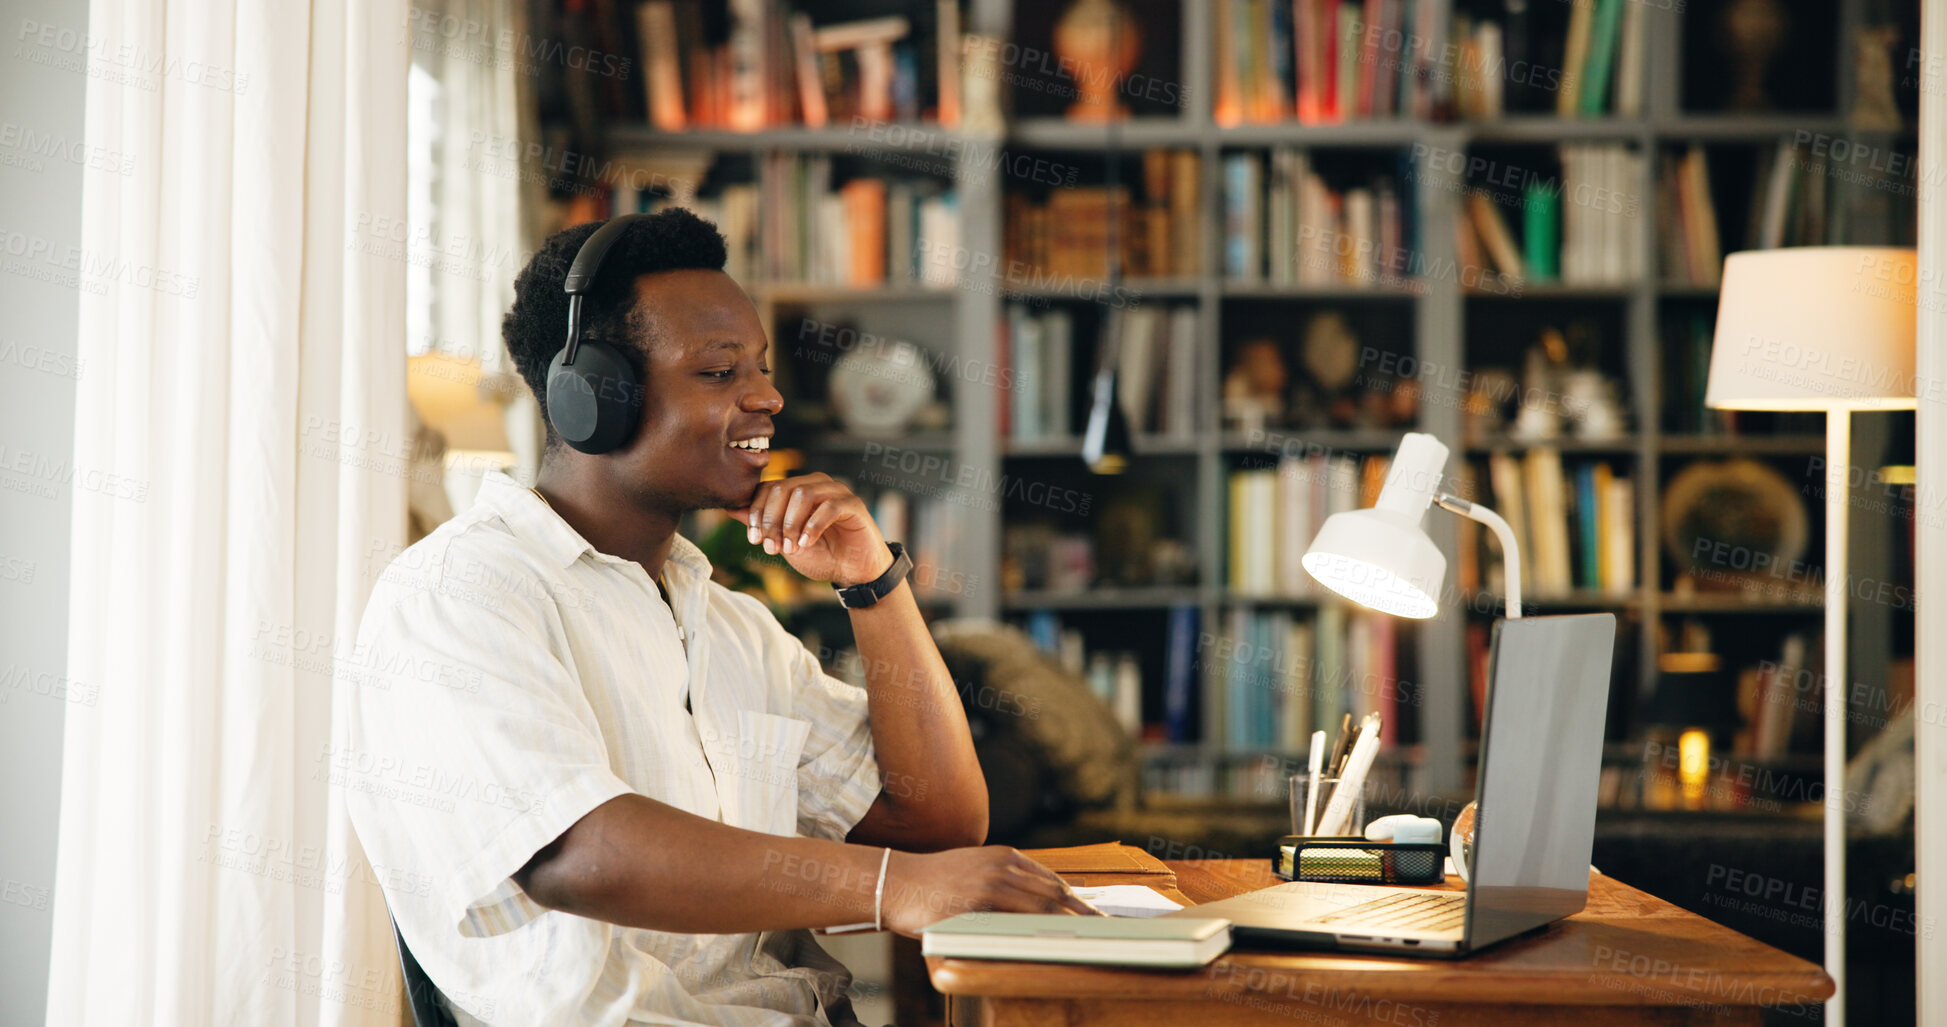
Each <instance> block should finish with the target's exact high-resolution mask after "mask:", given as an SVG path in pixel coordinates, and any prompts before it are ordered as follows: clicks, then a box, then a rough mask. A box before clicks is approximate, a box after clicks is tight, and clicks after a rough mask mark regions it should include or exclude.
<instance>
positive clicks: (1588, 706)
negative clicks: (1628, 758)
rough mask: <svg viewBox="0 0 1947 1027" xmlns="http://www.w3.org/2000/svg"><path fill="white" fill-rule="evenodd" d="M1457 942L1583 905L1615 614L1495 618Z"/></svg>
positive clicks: (1497, 935) (1474, 941) (1489, 938)
mask: <svg viewBox="0 0 1947 1027" xmlns="http://www.w3.org/2000/svg"><path fill="white" fill-rule="evenodd" d="M1494 629H1495V630H1494V644H1493V649H1492V653H1491V656H1490V658H1489V664H1490V669H1489V671H1488V697H1487V721H1486V724H1485V725H1484V727H1483V729H1482V731H1481V739H1482V741H1481V757H1480V774H1479V786H1478V788H1477V790H1476V792H1475V795H1476V797H1477V799H1478V800H1479V802H1480V813H1479V819H1478V821H1477V822H1476V826H1475V835H1474V862H1473V874H1472V876H1471V878H1470V880H1469V884H1470V887H1469V889H1468V893H1469V902H1470V903H1471V907H1472V908H1471V910H1470V915H1469V916H1468V918H1467V944H1468V945H1469V946H1470V947H1473V946H1479V945H1487V944H1491V943H1493V942H1496V941H1499V940H1501V939H1502V938H1507V937H1511V936H1513V935H1516V934H1519V933H1521V932H1522V931H1526V930H1529V929H1530V928H1534V927H1539V926H1541V925H1543V924H1546V923H1550V922H1552V921H1554V920H1557V919H1560V918H1561V917H1565V916H1569V915H1571V914H1573V913H1576V912H1579V911H1580V910H1581V909H1582V907H1583V906H1584V905H1586V904H1587V902H1588V893H1589V855H1590V850H1591V848H1592V847H1593V845H1594V842H1595V806H1596V791H1597V787H1598V784H1597V779H1598V778H1599V777H1600V775H1601V773H1602V736H1603V722H1604V720H1605V719H1606V717H1607V714H1608V706H1609V672H1610V663H1611V658H1612V656H1613V655H1614V650H1615V642H1616V617H1615V615H1614V614H1609V613H1597V614H1579V615H1575V616H1563V617H1525V618H1522V619H1520V620H1504V621H1500V622H1498V623H1496V624H1495V625H1494Z"/></svg>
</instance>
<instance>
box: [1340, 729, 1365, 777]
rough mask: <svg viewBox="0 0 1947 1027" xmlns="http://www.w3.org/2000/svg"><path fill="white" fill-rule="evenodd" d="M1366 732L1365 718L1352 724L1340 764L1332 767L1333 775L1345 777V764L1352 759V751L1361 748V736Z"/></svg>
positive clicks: (1341, 754) (1346, 737)
mask: <svg viewBox="0 0 1947 1027" xmlns="http://www.w3.org/2000/svg"><path fill="white" fill-rule="evenodd" d="M1365 733H1366V722H1365V720H1364V719H1361V720H1360V721H1359V722H1358V723H1357V724H1354V725H1352V730H1351V732H1350V733H1348V734H1347V735H1346V736H1345V751H1344V752H1342V753H1340V754H1339V761H1338V764H1337V765H1336V766H1334V767H1333V768H1332V776H1333V777H1337V778H1343V777H1344V776H1345V765H1346V763H1347V762H1348V761H1349V760H1351V759H1352V753H1353V752H1354V751H1355V750H1357V749H1358V748H1359V738H1360V737H1361V736H1363V735H1364V734H1365Z"/></svg>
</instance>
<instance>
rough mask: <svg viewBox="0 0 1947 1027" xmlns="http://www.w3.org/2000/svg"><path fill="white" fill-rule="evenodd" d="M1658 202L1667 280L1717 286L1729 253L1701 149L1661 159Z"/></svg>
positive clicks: (1664, 156) (1659, 228) (1657, 188)
mask: <svg viewBox="0 0 1947 1027" xmlns="http://www.w3.org/2000/svg"><path fill="white" fill-rule="evenodd" d="M1656 199H1657V237H1658V239H1659V240H1661V248H1662V261H1663V277H1664V278H1666V279H1668V280H1669V281H1672V282H1677V283H1681V284H1685V285H1716V284H1717V277H1718V274H1719V273H1720V272H1721V271H1722V270H1723V264H1724V251H1723V246H1722V244H1721V243H1720V242H1719V240H1718V236H1717V204H1716V202H1715V201H1713V200H1712V199H1711V196H1710V166H1709V163H1708V161H1707V159H1706V158H1705V157H1704V148H1703V147H1702V146H1698V145H1695V144H1693V145H1692V146H1691V147H1690V149H1689V150H1687V151H1685V152H1684V154H1683V155H1682V156H1678V155H1676V154H1674V153H1666V154H1664V155H1663V156H1662V160H1661V161H1660V162H1659V164H1658V166H1657V177H1656ZM1774 245H1775V244H1774Z"/></svg>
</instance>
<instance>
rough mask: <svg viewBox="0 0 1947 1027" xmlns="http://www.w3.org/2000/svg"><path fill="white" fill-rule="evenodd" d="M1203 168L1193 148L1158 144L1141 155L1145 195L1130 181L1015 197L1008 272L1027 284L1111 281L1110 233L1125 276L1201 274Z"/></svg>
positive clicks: (1009, 220) (1008, 225) (1009, 214)
mask: <svg viewBox="0 0 1947 1027" xmlns="http://www.w3.org/2000/svg"><path fill="white" fill-rule="evenodd" d="M1200 165H1201V161H1200V159H1199V158H1198V156H1197V152H1196V151H1195V150H1164V149H1153V150H1148V151H1146V152H1144V154H1143V162H1142V180H1141V187H1142V189H1141V195H1140V196H1139V197H1138V196H1134V195H1132V190H1131V189H1129V188H1128V187H1127V186H1118V187H1116V188H1114V189H1111V188H1109V187H1107V186H1074V185H1069V186H1067V187H1063V188H1057V189H1053V190H1051V191H1050V192H1049V193H1048V195H1047V198H1046V199H1045V200H1041V201H1037V200H1034V199H1031V198H1029V197H1028V196H1025V195H1022V194H1020V193H1011V194H1009V196H1008V197H1007V204H1006V208H1007V209H1006V220H1005V225H1004V227H1003V247H1004V249H1005V254H1006V258H1007V270H1006V274H1007V276H1008V277H1009V279H1010V280H1011V282H1012V283H1013V284H1017V285H1029V286H1033V285H1035V284H1036V283H1037V282H1046V283H1049V284H1061V283H1063V282H1065V281H1066V282H1072V281H1073V280H1075V279H1087V280H1093V281H1103V280H1106V279H1107V277H1108V274H1109V251H1110V239H1111V237H1112V236H1113V237H1114V238H1115V240H1116V249H1117V251H1118V253H1119V255H1120V258H1121V267H1122V273H1123V275H1124V276H1126V277H1132V278H1134V277H1168V276H1186V275H1195V274H1197V273H1198V269H1199V266H1200V261H1199V260H1198V256H1197V251H1198V249H1199V248H1200V243H1199V240H1200V239H1202V237H1203V236H1202V233H1201V232H1200V231H1199V229H1198V225H1199V223H1200V222H1199V218H1198V206H1197V195H1198V194H1197V185H1198V176H1199V174H1200Z"/></svg>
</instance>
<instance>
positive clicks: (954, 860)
mask: <svg viewBox="0 0 1947 1027" xmlns="http://www.w3.org/2000/svg"><path fill="white" fill-rule="evenodd" d="M571 258H572V263H570V261H571ZM724 260H725V253H724V244H723V240H722V237H721V236H719V235H718V234H717V232H716V230H715V229H714V228H713V227H711V226H710V225H709V224H708V223H707V222H704V221H702V220H701V219H699V218H697V217H696V216H695V215H694V214H691V213H690V212H688V211H686V210H680V209H678V210H668V211H664V212H662V213H659V214H655V215H630V216H625V217H620V218H616V219H614V220H612V221H608V222H606V223H603V224H601V225H584V226H580V227H577V228H573V229H569V230H567V231H564V232H561V233H558V234H557V235H555V236H553V237H552V238H550V239H549V240H548V241H547V242H546V243H545V244H544V245H543V246H542V247H541V249H540V250H539V251H538V252H537V253H536V254H535V255H534V258H533V259H532V260H531V261H530V262H529V264H528V265H527V267H526V268H525V269H523V270H522V272H521V274H520V276H519V278H518V279H517V280H516V282H515V300H514V305H513V308H512V310H511V311H510V312H509V313H508V315H507V318H506V321H505V324H504V326H503V334H504V336H505V338H506V341H507V345H508V349H509V350H510V352H511V353H512V355H513V357H514V360H515V362H516V363H517V364H518V365H519V367H520V370H521V373H522V375H523V376H524V377H525V378H526V379H527V381H528V383H529V384H530V386H531V387H533V388H534V389H535V391H536V392H537V394H539V398H540V399H541V401H542V403H543V405H544V407H545V409H546V410H547V413H548V421H549V429H550V430H549V441H548V448H547V450H546V455H545V457H544V459H543V462H542V465H541V471H540V475H539V481H538V483H537V487H536V488H534V489H527V488H522V487H521V486H520V485H518V484H516V483H515V482H514V481H513V480H512V479H511V478H509V477H507V476H506V475H504V474H499V473H497V472H496V473H493V474H490V475H488V476H487V479H486V480H485V482H484V483H483V485H482V487H481V490H480V493H479V496H478V498H477V499H476V501H475V503H474V505H473V507H472V508H471V509H469V510H468V511H467V512H465V513H463V514H461V515H460V516H458V517H456V518H454V519H453V520H451V521H449V522H447V523H446V524H445V525H442V526H441V527H440V528H439V529H438V530H437V531H435V532H433V533H432V534H431V535H429V536H427V537H426V538H425V539H423V540H421V541H420V542H419V543H417V544H415V545H414V546H412V547H411V548H410V549H408V550H407V551H406V552H405V553H403V554H401V556H400V557H399V558H398V559H397V560H395V561H394V563H393V565H392V566H391V567H389V568H388V569H387V571H386V573H385V574H384V575H383V576H382V580H381V581H380V583H379V585H378V586H377V588H376V589H375V590H374V592H373V595H372V599H371V601H370V604H369V606H368V607H367V610H366V613H365V617H364V621H363V624H362V625H361V630H360V635H359V650H360V652H361V654H362V657H361V659H362V660H363V661H364V663H365V664H366V665H367V666H368V667H370V668H373V669H375V672H374V673H369V674H363V675H360V676H359V677H358V678H357V680H354V681H347V680H344V679H342V678H341V683H340V686H339V687H340V689H341V695H342V696H343V698H344V700H345V704H346V708H347V710H348V715H347V716H346V717H345V718H343V720H344V727H343V728H341V731H340V733H339V734H338V735H337V737H336V739H335V743H334V749H335V750H340V747H342V749H341V751H334V753H333V754H332V755H333V760H334V767H335V768H336V769H337V770H338V773H337V774H336V775H335V776H334V778H333V782H334V784H336V785H339V786H341V787H343V788H344V789H345V794H346V798H347V805H348V807H349V810H350V812H351V815H352V818H353V822H354V824H355V826H356V828H357V831H358V835H359V838H360V841H361V842H362V843H363V845H364V848H365V852H366V854H367V855H368V856H369V858H370V862H371V864H372V865H373V867H374V868H378V867H385V868H387V872H386V873H384V874H380V875H379V880H380V884H381V887H382V888H383V890H384V892H385V898H386V901H387V904H388V906H389V907H390V909H391V911H392V915H393V918H394V920H395V922H396V923H397V925H398V928H399V930H400V932H401V935H402V937H403V938H404V939H405V940H406V942H407V943H408V945H409V947H410V949H411V950H412V953H413V954H414V955H415V956H416V957H417V958H418V961H419V963H420V964H421V965H422V966H423V967H424V968H425V970H426V972H427V974H428V975H429V976H430V977H431V979H432V981H433V983H434V984H436V985H437V986H438V987H439V989H440V990H441V992H442V993H443V994H444V996H445V999H446V1002H447V1005H448V1006H449V1007H450V1008H451V1009H452V1010H453V1011H454V1013H455V1015H456V1017H457V1018H458V1019H459V1020H460V1021H461V1022H463V1023H468V1022H494V1023H500V1022H505V1023H519V1024H536V1023H547V1024H622V1023H684V1024H689V1023H697V1024H760V1023H761V1024H778V1023H789V1024H803V1025H817V1024H827V1023H831V1024H845V1023H851V1022H854V1021H853V1018H852V1013H851V1008H850V1005H849V1003H848V1002H847V1001H846V999H845V992H846V989H847V987H848V986H849V983H850V978H849V975H848V974H847V973H846V972H845V970H844V967H842V966H841V965H839V964H838V963H837V962H836V961H834V960H832V959H831V958H830V957H829V956H827V955H826V954H825V953H824V952H823V950H821V949H820V948H819V947H818V945H817V944H816V942H815V941H814V940H813V939H812V938H811V936H810V933H809V931H808V930H807V929H809V928H831V927H840V926H853V927H859V926H862V927H865V928H872V927H875V926H876V927H880V928H884V929H888V930H894V931H898V932H901V933H904V934H909V935H910V934H912V933H913V932H915V931H917V930H918V929H919V928H920V927H923V926H925V925H926V924H928V923H931V922H933V921H936V920H939V919H942V918H944V917H947V916H951V915H953V914H955V913H958V912H963V911H967V910H974V909H992V910H1011V911H1023V912H1055V911H1064V910H1065V911H1071V912H1077V913H1081V912H1087V911H1088V909H1087V907H1086V905H1085V904H1083V903H1081V902H1080V901H1079V900H1078V899H1076V898H1075V896H1074V895H1073V893H1072V892H1071V891H1069V890H1068V888H1067V887H1066V886H1065V885H1064V884H1063V883H1062V882H1061V880H1060V879H1059V878H1058V877H1056V876H1055V875H1053V874H1052V873H1049V872H1048V871H1047V870H1045V869H1044V868H1042V867H1040V866H1039V865H1037V864H1035V863H1033V862H1032V861H1030V860H1028V859H1026V858H1025V857H1023V856H1022V855H1021V854H1020V853H1018V852H1015V851H1014V850H1012V849H1008V848H1005V847H1001V846H992V847H982V848H976V847H973V846H979V845H980V843H981V841H982V840H983V839H984V837H985V834H986V829H987V827H986V825H987V793H986V787H985V784H984V783H983V780H982V777H981V772H980V767H979V764H978V763H977V762H976V760H975V758H974V751H973V744H972V740H971V738H970V737H969V735H968V730H967V722H966V719H965V716H964V715H963V713H962V711H961V705H960V702H959V699H958V696H957V693H956V689H955V686H954V683H953V681H952V679H951V677H950V676H949V675H948V673H947V670H946V668H945V666H944V665H943V663H942V662H941V660H940V655H939V652H938V650H937V649H936V648H935V647H934V645H933V642H932V639H931V637H930V636H929V634H928V632H927V629H926V625H925V623H924V622H923V621H922V619H921V617H920V614H919V610H918V607H917V605H916V604H915V602H914V599H913V596H912V592H911V589H910V588H909V587H908V586H907V585H906V584H905V583H904V577H905V575H906V572H907V571H908V570H909V569H910V567H911V562H910V561H909V560H908V559H907V558H906V556H905V554H904V551H903V550H902V548H901V547H900V546H899V544H898V543H897V542H890V543H889V542H887V541H886V540H885V539H883V538H882V537H881V536H880V533H879V528H878V526H877V525H876V524H874V523H873V520H872V518H871V517H870V516H869V514H868V512H867V508H866V506H865V504H864V502H863V501H861V500H860V499H859V497H857V496H855V495H853V494H852V492H851V491H850V490H849V489H847V488H846V487H845V486H844V485H842V484H840V483H839V482H837V481H834V480H833V479H831V478H829V477H827V476H825V475H822V474H812V475H805V476H801V477H793V478H787V479H784V480H780V481H771V482H761V481H760V477H761V472H762V470H763V468H764V466H765V464H766V462H767V461H768V459H769V453H768V450H769V442H770V437H771V435H772V426H773V418H774V417H776V415H777V413H778V411H779V410H780V409H781V408H782V407H783V398H782V397H781V396H780V395H779V394H778V391H777V390H776V389H775V388H774V387H773V386H772V384H771V381H770V378H769V373H770V370H769V367H768V366H767V363H766V360H767V350H768V344H767V339H766V337H765V332H764V328H763V325H762V324H761V322H760V320H759V318H758V316H757V312H756V309H755V308H754V307H753V305H752V304H751V301H750V300H749V298H748V297H746V296H745V294H744V293H743V291H742V289H741V288H739V287H738V285H737V283H736V282H735V281H733V280H732V279H731V278H730V277H729V276H728V275H726V274H724V272H723V267H724ZM564 334H565V337H566V342H565V345H564V344H563V343H562V339H563V336H564ZM704 508H724V509H728V510H730V513H731V516H733V517H735V518H736V519H737V520H738V521H739V522H741V523H744V524H746V525H748V527H749V536H750V539H751V541H752V542H753V543H761V544H762V546H763V548H764V550H765V552H766V553H770V554H774V555H777V556H780V557H782V558H783V559H784V560H785V561H787V562H788V563H790V564H791V566H793V567H794V568H796V569H797V570H798V571H799V572H801V573H803V574H805V575H806V576H808V577H811V578H814V579H818V580H825V581H829V582H831V583H832V586H833V587H834V589H836V590H837V596H836V598H837V599H838V601H840V602H841V603H843V604H844V605H845V606H846V607H847V608H848V609H849V610H850V611H851V614H850V615H851V620H852V626H853V629H854V632H855V635H856V638H857V642H858V648H859V653H860V656H861V658H862V662H863V664H864V666H865V667H866V687H865V688H864V689H863V690H861V689H859V688H856V687H853V686H850V685H847V684H844V683H842V682H839V681H836V680H833V679H831V678H829V677H827V676H826V675H825V674H823V673H822V671H821V670H820V668H819V665H818V662H817V660H816V659H815V658H813V657H812V655H811V654H810V653H809V652H807V651H806V650H805V648H804V647H803V646H802V645H801V644H799V643H798V642H797V641H796V640H795V639H793V638H792V637H790V636H789V635H788V634H786V633H785V632H784V630H783V628H782V627H781V626H780V625H779V624H778V623H777V621H776V619H775V618H773V617H772V616H771V615H770V613H769V611H768V610H766V609H765V608H764V607H763V606H762V604H760V603H758V602H757V601H756V600H755V599H752V598H750V597H748V596H744V595H739V594H736V593H732V592H730V591H729V590H727V589H724V588H723V587H721V586H719V585H717V584H715V583H713V582H712V581H711V580H710V567H709V564H708V562H707V561H706V560H705V559H704V558H703V555H702V553H701V552H700V551H699V550H697V548H696V547H695V546H694V545H692V544H691V543H690V542H689V541H687V540H686V539H684V538H682V537H681V536H680V535H678V534H677V531H676V528H677V525H678V522H679V519H680V518H681V517H682V515H683V514H684V513H685V512H687V511H689V510H695V509H704Z"/></svg>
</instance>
